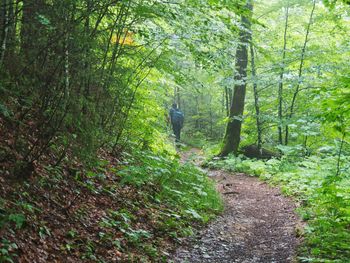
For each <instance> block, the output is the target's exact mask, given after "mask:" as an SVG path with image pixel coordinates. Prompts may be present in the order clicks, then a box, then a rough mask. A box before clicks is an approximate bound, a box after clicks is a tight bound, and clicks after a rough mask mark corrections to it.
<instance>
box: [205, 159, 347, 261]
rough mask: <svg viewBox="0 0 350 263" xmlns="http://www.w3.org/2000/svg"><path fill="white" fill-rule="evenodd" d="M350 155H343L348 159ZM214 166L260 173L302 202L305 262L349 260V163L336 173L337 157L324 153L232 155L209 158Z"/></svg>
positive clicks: (344, 161)
mask: <svg viewBox="0 0 350 263" xmlns="http://www.w3.org/2000/svg"><path fill="white" fill-rule="evenodd" d="M349 161H350V159H349V157H348V156H342V162H343V163H347V162H349ZM208 165H209V166H210V167H212V168H222V169H225V170H228V171H232V172H243V173H248V174H252V175H255V176H259V177H260V178H261V179H263V180H267V181H268V182H270V183H272V184H278V185H281V190H282V191H283V192H284V193H285V194H286V195H290V196H293V197H294V198H296V200H299V202H300V203H301V204H302V207H301V209H299V213H300V215H301V216H302V218H303V219H304V220H306V221H307V227H306V229H305V243H304V246H303V247H302V250H301V252H300V253H301V255H302V256H301V257H300V260H301V261H302V262H344V263H345V262H347V260H348V259H349V257H350V247H349V239H350V230H349V223H350V210H349V207H350V199H349V196H350V187H349V186H350V177H349V167H344V169H342V173H341V174H340V175H339V176H335V174H336V166H337V158H336V157H333V156H329V155H324V154H321V155H319V156H311V157H308V158H300V157H299V158H297V159H296V158H295V157H293V156H291V157H288V156H285V157H282V158H281V159H280V160H278V159H271V160H268V161H256V160H249V159H244V158H242V157H233V156H231V157H229V158H227V159H224V160H218V161H210V162H208Z"/></svg>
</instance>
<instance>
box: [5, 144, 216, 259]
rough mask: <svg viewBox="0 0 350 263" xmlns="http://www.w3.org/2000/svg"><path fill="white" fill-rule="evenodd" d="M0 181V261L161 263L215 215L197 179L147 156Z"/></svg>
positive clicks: (46, 168)
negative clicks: (170, 252) (181, 241)
mask: <svg viewBox="0 0 350 263" xmlns="http://www.w3.org/2000/svg"><path fill="white" fill-rule="evenodd" d="M0 180H1V185H0V237H1V238H0V262H18V261H21V262H34V261H36V262H87V261H88V262H116V261H118V262H149V261H152V262H154V261H157V262H162V261H164V262H165V261H166V259H167V257H168V256H169V254H168V252H167V251H171V250H172V249H173V246H172V245H171V244H173V243H174V241H176V240H177V239H178V238H180V237H184V236H188V235H191V234H193V232H194V231H195V229H196V227H197V226H200V225H203V224H205V223H206V222H208V221H209V220H210V219H211V218H213V217H214V216H215V215H216V214H218V213H220V211H221V210H222V203H221V199H220V197H219V195H218V194H217V192H216V191H215V187H214V185H213V183H212V182H211V181H210V180H209V179H207V177H206V175H205V174H203V173H202V172H200V171H199V170H198V169H197V168H196V167H194V166H193V165H191V164H184V165H181V164H180V163H179V160H178V157H176V156H175V155H169V154H157V155H156V154H154V153H152V152H150V151H148V152H147V151H143V152H137V151H134V152H133V153H132V154H124V157H123V159H122V161H120V160H116V159H115V158H112V157H110V156H103V157H102V156H101V158H100V159H99V160H97V161H96V163H95V165H94V168H93V169H91V170H88V171H85V170H84V169H83V167H79V166H77V167H54V166H51V165H49V164H47V165H43V166H42V167H41V168H40V169H39V168H38V169H37V172H36V174H35V175H33V176H32V177H31V178H30V179H28V180H27V181H18V180H14V179H9V178H8V177H5V176H0Z"/></svg>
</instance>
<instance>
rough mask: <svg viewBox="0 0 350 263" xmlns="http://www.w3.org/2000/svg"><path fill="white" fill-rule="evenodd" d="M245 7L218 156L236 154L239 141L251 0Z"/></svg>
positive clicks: (249, 33)
mask: <svg viewBox="0 0 350 263" xmlns="http://www.w3.org/2000/svg"><path fill="white" fill-rule="evenodd" d="M246 9H247V10H248V11H249V12H248V14H249V16H248V15H247V14H244V15H242V22H241V25H242V28H241V30H240V33H239V45H238V47H237V51H236V65H235V68H236V74H235V82H236V84H235V87H234V91H233V98H232V103H231V107H230V116H229V121H228V123H227V127H226V134H225V138H224V146H223V148H222V150H221V153H220V156H227V155H228V154H229V153H234V154H237V152H238V147H239V143H240V137H241V128H242V120H243V112H244V102H245V94H246V86H247V83H246V77H247V66H248V46H249V43H250V41H251V21H250V16H251V14H252V9H253V6H252V3H251V0H247V4H246Z"/></svg>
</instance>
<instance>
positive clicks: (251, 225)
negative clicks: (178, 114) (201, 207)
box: [173, 149, 301, 263]
mask: <svg viewBox="0 0 350 263" xmlns="http://www.w3.org/2000/svg"><path fill="white" fill-rule="evenodd" d="M193 154H198V151H197V150H193V149H192V150H191V151H189V152H187V153H185V154H183V157H182V160H183V161H185V160H189V159H190V156H191V155H193ZM193 159H197V158H193ZM208 174H209V176H210V177H211V178H212V179H213V180H215V182H216V183H217V189H218V191H220V193H221V194H222V196H223V199H224V202H225V211H224V213H223V214H222V215H221V216H220V217H218V218H217V219H216V220H215V221H214V222H212V223H211V224H209V225H208V227H207V228H205V229H203V230H202V231H200V233H199V234H198V235H197V236H196V237H195V238H192V239H187V240H184V243H183V245H182V247H181V248H179V249H178V250H177V251H176V253H175V254H174V256H173V262H220V263H225V262H230V263H231V262H239V263H256V262H264V263H273V262H276V263H288V262H296V260H295V256H296V255H295V254H296V249H297V247H298V245H299V243H300V241H301V240H300V239H299V238H297V237H296V228H297V227H299V226H301V222H300V220H299V218H298V217H297V215H296V214H295V212H294V210H295V209H296V205H295V204H294V203H293V202H292V201H291V200H290V199H288V198H286V197H284V196H283V195H281V192H280V190H279V189H278V188H273V187H271V186H269V185H267V184H266V183H264V182H261V181H259V179H257V178H255V177H250V176H247V175H244V174H232V173H228V172H225V171H222V170H215V171H208Z"/></svg>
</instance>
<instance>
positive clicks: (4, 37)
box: [0, 0, 10, 69]
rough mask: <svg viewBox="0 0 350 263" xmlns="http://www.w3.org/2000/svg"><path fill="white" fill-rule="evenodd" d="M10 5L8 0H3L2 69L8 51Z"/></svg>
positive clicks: (0, 61)
mask: <svg viewBox="0 0 350 263" xmlns="http://www.w3.org/2000/svg"><path fill="white" fill-rule="evenodd" d="M9 6H10V2H9V1H8V0H3V1H2V5H1V19H0V21H1V22H0V23H1V31H2V32H1V47H0V69H1V67H2V63H3V61H4V56H5V52H6V44H7V35H8V31H9V26H10V25H9V21H10V20H9V12H8V10H9Z"/></svg>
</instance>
